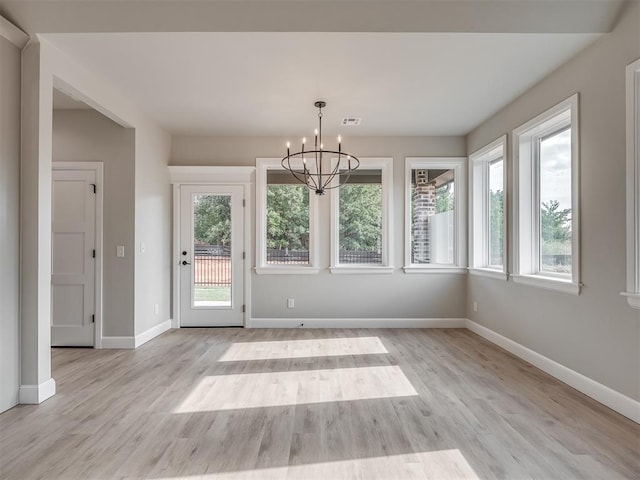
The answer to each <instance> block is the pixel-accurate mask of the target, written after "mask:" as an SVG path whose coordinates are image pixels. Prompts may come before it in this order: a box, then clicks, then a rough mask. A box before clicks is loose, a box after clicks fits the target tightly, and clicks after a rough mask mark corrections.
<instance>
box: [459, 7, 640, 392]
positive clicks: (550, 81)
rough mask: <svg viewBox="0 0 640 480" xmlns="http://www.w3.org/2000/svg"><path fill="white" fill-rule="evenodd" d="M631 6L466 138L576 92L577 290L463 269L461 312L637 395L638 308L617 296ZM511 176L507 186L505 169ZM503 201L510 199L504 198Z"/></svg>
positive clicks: (634, 37)
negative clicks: (465, 277)
mask: <svg viewBox="0 0 640 480" xmlns="http://www.w3.org/2000/svg"><path fill="white" fill-rule="evenodd" d="M628 8H629V9H628V10H627V12H626V14H625V15H624V16H623V17H622V18H621V20H620V23H619V24H618V26H617V27H616V28H615V30H614V31H613V32H612V33H611V34H607V35H605V36H603V37H602V38H601V39H600V40H598V41H597V42H596V43H594V44H593V45H591V46H589V47H588V48H587V49H586V50H584V51H583V52H582V53H580V54H579V55H578V56H576V57H575V58H574V59H572V60H571V61H570V62H568V63H567V64H566V65H564V66H563V67H561V68H560V69H558V70H557V71H555V72H554V73H552V74H551V75H549V76H548V77H547V78H545V79H544V80H543V81H541V82H540V83H539V84H537V85H536V86H535V87H533V88H532V89H531V90H529V91H528V92H526V93H525V94H524V95H522V96H521V97H520V98H518V99H517V100H515V101H514V102H513V103H511V104H510V105H508V106H507V107H506V108H504V109H503V110H502V111H500V112H499V113H497V114H496V115H495V116H493V117H492V118H490V119H489V120H487V121H486V122H485V123H483V124H482V125H480V126H479V127H478V128H477V129H475V130H474V131H473V132H471V133H470V134H469V135H468V137H467V150H468V152H469V153H471V152H473V151H475V150H476V149H478V148H480V147H482V146H484V145H485V144H487V143H489V142H490V141H492V140H494V139H495V138H497V137H498V136H500V135H502V134H504V133H510V132H511V130H512V129H513V128H515V127H518V126H519V125H521V124H522V123H524V122H526V121H527V120H529V119H530V118H532V117H534V116H536V115H537V114H539V113H541V112H542V111H544V110H546V109H547V108H549V107H551V106H553V105H555V104H556V103H558V102H559V101H561V100H563V99H565V98H567V97H569V96H570V95H572V94H573V93H575V92H579V93H580V105H579V110H580V168H581V171H580V174H581V179H580V188H581V200H580V207H581V250H582V251H581V269H582V279H581V280H582V282H583V283H584V288H583V290H582V293H581V295H580V296H571V295H567V294H562V293H556V292H552V291H546V290H543V289H539V288H534V287H530V286H524V285H519V284H514V283H513V282H511V281H509V282H506V283H505V282H502V281H498V280H493V279H487V278H479V277H475V276H469V279H468V299H467V300H468V301H467V307H468V308H467V314H468V318H471V319H472V320H474V321H476V322H478V323H480V324H482V325H484V326H486V327H488V328H490V329H492V330H494V331H496V332H498V333H500V334H502V335H504V336H506V337H508V338H511V339H513V340H515V341H516V342H518V343H521V344H522V345H525V346H526V347H529V348H530V349H532V350H534V351H536V352H538V353H540V354H542V355H544V356H546V357H549V358H551V359H552V360H555V361H557V362H559V363H561V364H562V365H565V366H567V367H569V368H571V369H573V370H576V371H578V372H580V373H582V374H584V375H586V376H587V377H590V378H592V379H594V380H596V381H598V382H600V383H603V384H604V385H607V386H608V387H611V388H612V389H614V390H617V391H618V392H621V393H623V394H625V395H627V396H629V397H631V398H634V399H636V400H640V312H639V311H638V310H633V309H631V308H630V307H629V306H628V305H627V302H626V299H625V298H624V297H621V296H620V292H623V291H625V262H626V258H625V66H626V65H627V64H629V63H631V62H632V61H633V60H635V59H637V58H638V57H640V12H639V10H640V8H639V7H638V4H637V3H636V4H635V5H632V4H629V7H628ZM510 137H511V136H510ZM509 140H511V138H509ZM509 148H511V145H509ZM511 165H512V162H511ZM510 173H511V170H510ZM509 181H510V183H509V188H511V187H512V177H511V175H510V176H509ZM509 202H510V204H512V198H511V196H509ZM509 245H511V243H509ZM511 258H512V257H511ZM473 301H477V302H478V312H477V313H476V312H473V311H472V310H473V309H472V308H470V307H471V305H473V303H472V302H473Z"/></svg>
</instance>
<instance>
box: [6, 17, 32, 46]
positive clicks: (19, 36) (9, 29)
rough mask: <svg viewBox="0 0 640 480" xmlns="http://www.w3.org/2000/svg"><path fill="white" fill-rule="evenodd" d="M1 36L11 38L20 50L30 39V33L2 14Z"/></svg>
mask: <svg viewBox="0 0 640 480" xmlns="http://www.w3.org/2000/svg"><path fill="white" fill-rule="evenodd" d="M0 36H2V38H6V39H7V40H9V41H10V42H11V43H13V44H14V45H15V46H16V47H18V48H19V49H20V50H22V49H23V48H24V46H25V45H26V44H27V42H28V41H29V35H27V34H26V33H24V32H23V31H22V30H20V29H19V28H18V27H16V26H15V25H14V24H13V23H11V22H10V21H9V20H7V19H6V18H4V17H2V16H0Z"/></svg>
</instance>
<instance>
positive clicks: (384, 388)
mask: <svg viewBox="0 0 640 480" xmlns="http://www.w3.org/2000/svg"><path fill="white" fill-rule="evenodd" d="M413 395H418V393H417V392H416V391H415V389H414V388H413V386H412V385H411V383H410V382H409V380H408V379H407V377H405V375H404V373H403V372H402V370H401V369H400V367H398V366H397V365H396V366H385V367H361V368H334V369H327V370H307V371H297V372H266V373H247V374H238V375H219V376H208V377H205V378H203V379H202V380H201V381H200V383H199V384H198V385H197V386H196V387H195V388H194V389H193V390H192V391H191V393H190V394H189V396H188V397H187V398H186V399H185V400H184V401H183V402H182V404H181V405H180V406H179V407H178V408H177V409H176V410H175V411H174V413H191V412H207V411H214V410H233V409H241V408H259V407H277V406H284V405H299V404H307V403H324V402H340V401H351V400H364V399H374V398H390V397H406V396H413Z"/></svg>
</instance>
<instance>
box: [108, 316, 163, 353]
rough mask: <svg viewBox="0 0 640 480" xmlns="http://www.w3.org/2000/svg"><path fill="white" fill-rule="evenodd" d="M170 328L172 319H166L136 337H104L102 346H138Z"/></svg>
mask: <svg viewBox="0 0 640 480" xmlns="http://www.w3.org/2000/svg"><path fill="white" fill-rule="evenodd" d="M169 329H171V320H167V321H164V322H162V323H160V324H158V325H156V326H154V327H151V328H150V329H149V330H146V331H144V332H142V333H141V334H139V335H136V336H135V337H102V348H114V349H120V348H122V349H134V348H138V347H139V346H140V345H143V344H145V343H147V342H148V341H149V340H152V339H154V338H156V337H157V336H158V335H162V334H163V333H164V332H166V331H167V330H169Z"/></svg>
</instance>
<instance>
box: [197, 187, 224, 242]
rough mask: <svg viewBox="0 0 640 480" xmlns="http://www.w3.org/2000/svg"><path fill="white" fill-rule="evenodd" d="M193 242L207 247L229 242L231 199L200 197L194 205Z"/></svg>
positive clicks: (210, 196) (209, 196)
mask: <svg viewBox="0 0 640 480" xmlns="http://www.w3.org/2000/svg"><path fill="white" fill-rule="evenodd" d="M194 240H195V241H196V242H197V243H204V244H207V245H228V244H229V242H231V197H230V196H228V195H201V196H199V197H197V198H196V203H195V205H194Z"/></svg>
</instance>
